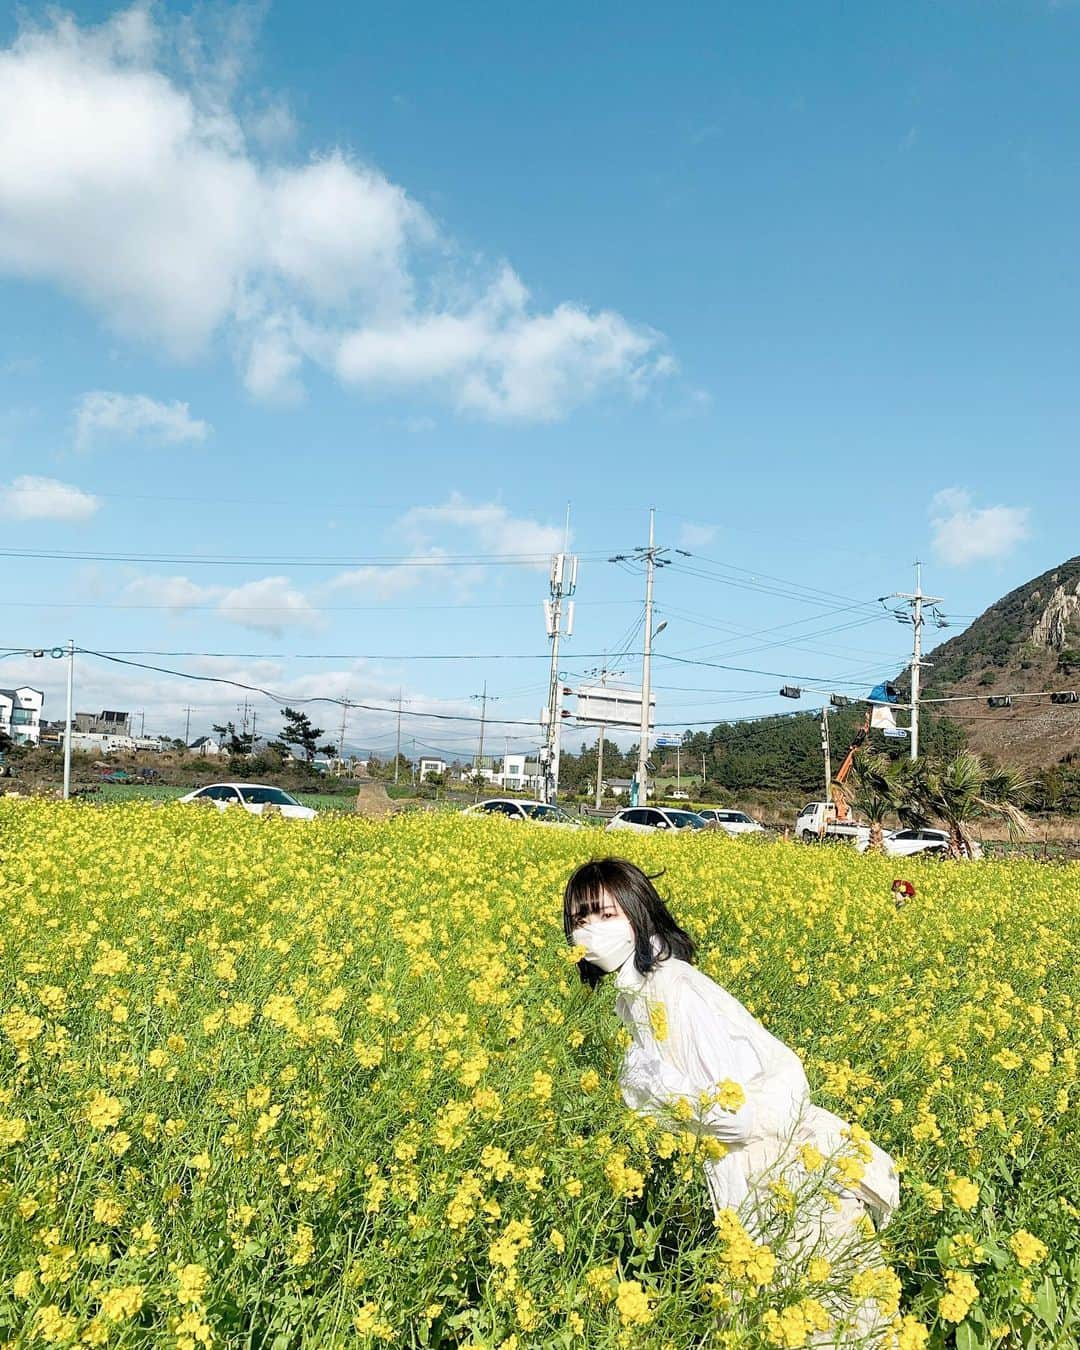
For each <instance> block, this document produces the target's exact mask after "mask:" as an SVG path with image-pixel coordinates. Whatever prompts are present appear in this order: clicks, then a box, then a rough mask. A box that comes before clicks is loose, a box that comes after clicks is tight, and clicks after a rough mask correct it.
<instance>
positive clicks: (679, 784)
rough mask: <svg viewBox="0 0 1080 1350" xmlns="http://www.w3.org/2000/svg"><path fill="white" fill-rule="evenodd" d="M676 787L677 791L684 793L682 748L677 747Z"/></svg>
mask: <svg viewBox="0 0 1080 1350" xmlns="http://www.w3.org/2000/svg"><path fill="white" fill-rule="evenodd" d="M675 787H676V789H677V791H679V792H681V791H682V746H681V745H677V746H676V747H675Z"/></svg>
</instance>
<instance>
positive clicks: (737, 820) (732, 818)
mask: <svg viewBox="0 0 1080 1350" xmlns="http://www.w3.org/2000/svg"><path fill="white" fill-rule="evenodd" d="M727 819H728V821H729V822H730V823H731V824H732V825H753V823H754V822H753V821H752V820H751V819H750V817H749V816H748V815H747V814H746V812H745V811H729V812H728V814H727Z"/></svg>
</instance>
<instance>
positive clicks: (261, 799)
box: [180, 783, 318, 820]
mask: <svg viewBox="0 0 1080 1350" xmlns="http://www.w3.org/2000/svg"><path fill="white" fill-rule="evenodd" d="M180 800H181V801H182V802H213V804H214V805H215V806H216V807H217V809H218V810H219V811H224V810H225V809H226V807H229V806H242V807H243V808H244V810H245V811H250V812H251V814H252V815H253V816H261V815H262V813H263V812H264V811H265V810H266V808H267V807H268V806H276V807H278V808H279V809H280V811H281V814H282V815H283V816H287V817H288V818H289V819H290V820H314V819H315V817H316V815H317V814H318V812H316V811H313V810H312V809H311V807H310V806H302V805H301V804H300V802H298V801H297V800H296V798H295V797H293V796H292V795H291V794H290V793H288V792H285V791H284V790H283V789H282V788H279V787H269V786H267V785H266V784H264V783H210V784H209V785H208V786H207V787H204V788H198V789H197V790H196V791H195V792H189V793H188V794H187V795H186V796H184V797H181V798H180Z"/></svg>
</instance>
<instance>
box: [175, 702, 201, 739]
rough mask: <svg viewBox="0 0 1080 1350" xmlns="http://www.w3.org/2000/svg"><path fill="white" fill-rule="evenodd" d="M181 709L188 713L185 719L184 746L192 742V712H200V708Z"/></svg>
mask: <svg viewBox="0 0 1080 1350" xmlns="http://www.w3.org/2000/svg"><path fill="white" fill-rule="evenodd" d="M180 711H181V712H182V713H185V714H186V718H185V721H184V748H185V749H186V748H187V747H188V746H189V745H190V744H191V714H192V713H193V712H198V711H199V710H198V708H181V709H180Z"/></svg>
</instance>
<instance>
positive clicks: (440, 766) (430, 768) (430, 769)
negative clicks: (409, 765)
mask: <svg viewBox="0 0 1080 1350" xmlns="http://www.w3.org/2000/svg"><path fill="white" fill-rule="evenodd" d="M429 773H434V774H439V775H442V774H445V773H446V760H445V759H434V758H432V757H429V756H425V757H424V758H423V759H421V760H420V762H419V764H418V765H417V766H416V780H417V782H419V783H423V782H425V781H426V780H427V776H428V774H429Z"/></svg>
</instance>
